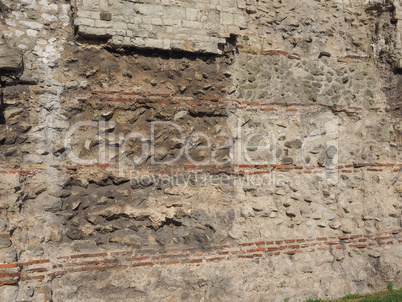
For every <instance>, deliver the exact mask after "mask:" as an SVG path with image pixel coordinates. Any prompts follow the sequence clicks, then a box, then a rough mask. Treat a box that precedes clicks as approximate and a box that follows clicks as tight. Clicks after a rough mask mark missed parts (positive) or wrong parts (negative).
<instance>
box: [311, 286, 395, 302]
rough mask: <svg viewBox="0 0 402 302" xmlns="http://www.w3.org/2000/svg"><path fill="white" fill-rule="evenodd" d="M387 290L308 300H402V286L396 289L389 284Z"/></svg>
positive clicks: (312, 301)
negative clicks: (332, 298) (338, 297)
mask: <svg viewBox="0 0 402 302" xmlns="http://www.w3.org/2000/svg"><path fill="white" fill-rule="evenodd" d="M387 288H388V289H387V290H382V291H379V292H376V293H373V294H367V295H362V294H351V295H347V296H345V297H343V298H340V299H336V300H321V299H309V300H307V302H330V301H331V302H401V301H402V288H400V289H398V290H394V285H393V284H392V283H390V284H388V287H387Z"/></svg>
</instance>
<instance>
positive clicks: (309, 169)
mask: <svg viewBox="0 0 402 302" xmlns="http://www.w3.org/2000/svg"><path fill="white" fill-rule="evenodd" d="M401 165H402V164H399V163H395V164H391V163H379V164H376V163H358V164H350V165H339V166H337V167H335V168H327V167H318V166H305V167H303V166H296V165H294V166H286V165H276V164H270V165H248V164H239V165H222V166H220V165H188V164H184V165H171V166H167V168H175V169H177V170H176V171H174V170H171V171H159V172H156V173H160V174H167V175H182V174H181V171H180V169H183V170H186V169H196V170H197V169H198V170H199V171H197V172H207V173H212V174H220V173H225V174H228V175H239V176H241V175H254V174H269V173H272V171H273V170H275V169H276V170H278V171H282V172H283V171H290V170H296V173H297V174H303V173H304V174H312V173H324V172H326V171H327V172H331V171H333V172H339V173H344V174H348V173H361V172H363V171H367V172H383V171H384V169H383V168H391V169H392V171H393V172H399V171H400V170H401V168H399V167H400V166H401ZM7 166H10V165H4V164H3V165H2V164H0V167H3V168H4V167H6V168H9V167H7ZM109 166H110V164H108V163H105V164H88V165H74V166H68V165H61V164H60V165H49V166H45V165H41V166H40V167H39V168H37V169H38V170H47V169H49V168H56V169H59V170H68V171H77V170H79V169H84V168H106V167H109ZM24 167H25V168H31V165H24ZM373 167H377V168H373ZM378 167H381V169H380V168H378ZM395 167H397V168H395ZM208 168H218V169H230V170H214V169H211V170H208ZM267 168H271V170H266V169H267ZM345 168H349V169H345ZM350 168H352V169H350ZM353 168H354V169H353ZM355 168H359V169H355ZM237 169H251V171H244V170H237ZM260 169H265V170H260ZM363 169H364V170H363ZM254 170H256V171H254ZM68 171H67V173H69V172H68ZM9 173H10V174H26V175H35V174H36V173H37V171H29V170H26V169H25V170H11V171H8V170H0V174H9Z"/></svg>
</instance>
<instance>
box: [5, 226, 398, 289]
mask: <svg viewBox="0 0 402 302" xmlns="http://www.w3.org/2000/svg"><path fill="white" fill-rule="evenodd" d="M400 233H402V229H398V230H393V231H388V232H380V233H375V234H368V235H363V234H359V235H348V236H338V237H336V236H331V237H317V238H310V239H283V240H274V241H265V240H264V241H261V240H260V241H256V242H246V243H238V244H224V245H214V246H204V247H199V248H185V249H180V248H174V249H167V250H152V249H151V250H133V251H119V252H102V253H93V254H74V255H70V256H61V257H57V258H56V259H60V260H62V261H63V262H61V263H59V265H57V266H56V265H55V263H53V261H50V260H49V259H42V260H33V261H29V262H22V263H12V264H0V268H18V267H24V266H30V265H33V264H41V263H49V264H51V266H52V267H54V268H56V267H58V271H54V272H49V273H47V274H46V275H43V274H42V275H33V276H32V275H28V274H29V273H40V272H47V271H48V269H49V268H44V267H41V268H33V269H28V270H26V271H24V275H23V276H22V277H20V278H19V280H18V279H11V278H13V277H18V276H20V272H6V273H3V274H2V275H0V278H10V280H1V281H0V285H2V284H15V283H18V281H25V280H43V279H44V278H45V276H48V277H51V278H53V277H57V276H60V275H64V274H67V273H79V272H88V271H99V270H107V269H112V268H116V267H121V268H126V267H129V265H124V261H129V262H130V261H134V263H133V264H131V265H130V267H133V268H140V267H152V266H155V265H175V264H200V263H208V262H211V263H213V262H218V261H224V260H234V259H254V258H261V257H264V255H265V256H267V257H271V256H278V255H280V254H282V255H288V256H293V255H296V254H299V253H303V252H304V251H307V252H315V251H327V250H329V249H330V248H335V249H344V248H345V247H347V246H350V247H351V248H356V249H364V248H368V247H370V246H374V245H379V246H384V245H393V244H397V243H401V242H402V240H398V242H397V241H393V240H392V238H393V236H396V235H400ZM329 239H332V240H329ZM333 239H338V240H333ZM369 240H370V242H368V241H369ZM379 240H387V241H380V242H378V243H377V241H379ZM314 241H315V242H314ZM296 242H297V243H302V242H311V243H303V244H302V245H299V244H296ZM340 242H343V244H340ZM356 242H357V244H356ZM363 242H364V243H363ZM272 244H279V246H270V245H272ZM283 244H285V245H283ZM264 246H267V247H264ZM311 246H315V247H316V248H313V249H310V248H309V247H311ZM239 248H240V249H239ZM200 251H201V252H200ZM144 253H147V254H148V255H144V256H138V257H137V256H136V257H132V258H127V259H124V258H123V259H120V256H121V255H127V254H137V255H140V254H144ZM169 253H173V254H169ZM152 255H154V256H152ZM108 256H118V258H103V257H108ZM192 257H197V258H192ZM199 257H201V258H199ZM85 258H98V259H99V258H100V259H99V260H90V261H84V262H74V261H75V260H79V259H85ZM165 259H167V260H165ZM66 260H67V262H65V261H66ZM121 262H123V263H121ZM56 263H57V261H56ZM107 264H109V265H107ZM76 266H80V267H78V268H74V267H76ZM63 267H64V269H63Z"/></svg>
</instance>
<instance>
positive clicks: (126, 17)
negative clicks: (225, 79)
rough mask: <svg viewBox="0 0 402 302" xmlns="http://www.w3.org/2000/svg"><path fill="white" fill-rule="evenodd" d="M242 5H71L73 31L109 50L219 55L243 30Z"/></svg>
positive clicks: (102, 0) (103, 1)
mask: <svg viewBox="0 0 402 302" xmlns="http://www.w3.org/2000/svg"><path fill="white" fill-rule="evenodd" d="M243 8H245V4H244V1H237V0H219V1H217V0H210V1H196V2H194V1H169V0H166V1H108V0H94V1H83V0H77V1H76V9H77V12H76V15H77V18H75V20H74V24H75V25H76V26H78V33H79V34H80V35H82V36H86V37H92V38H110V43H111V45H113V46H115V47H130V46H134V47H140V48H159V49H169V50H182V51H183V50H184V51H190V52H208V53H215V54H218V53H221V52H222V50H223V46H224V45H225V44H226V39H228V38H230V36H231V35H237V34H238V33H239V31H240V29H243V28H245V27H246V18H245V16H244V13H243V12H242V9H243Z"/></svg>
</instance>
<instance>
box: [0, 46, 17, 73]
mask: <svg viewBox="0 0 402 302" xmlns="http://www.w3.org/2000/svg"><path fill="white" fill-rule="evenodd" d="M21 67H22V55H21V51H20V50H19V49H18V48H12V47H7V46H5V45H0V70H1V69H3V70H9V71H17V70H20V69H21Z"/></svg>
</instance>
